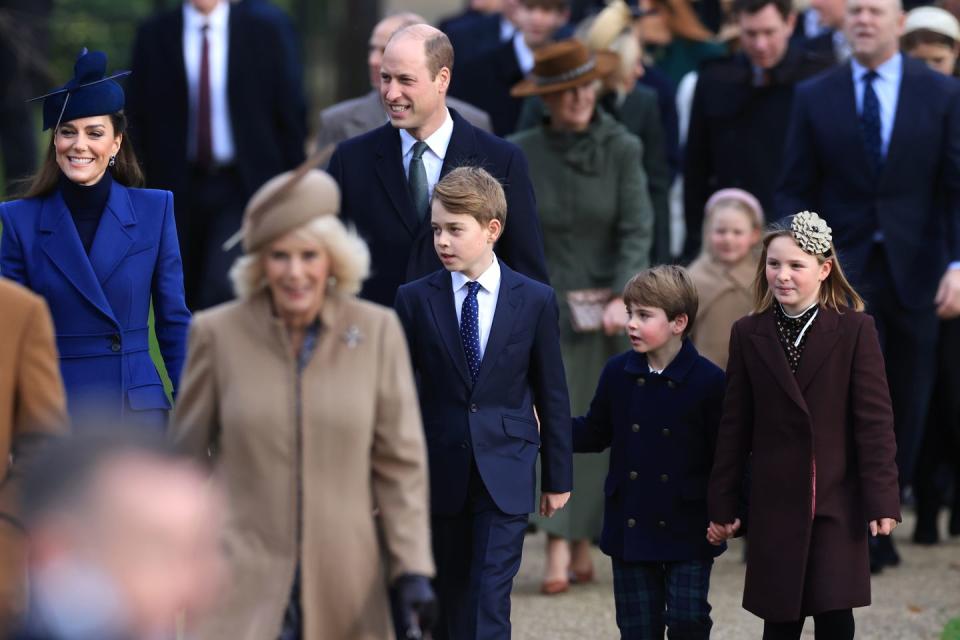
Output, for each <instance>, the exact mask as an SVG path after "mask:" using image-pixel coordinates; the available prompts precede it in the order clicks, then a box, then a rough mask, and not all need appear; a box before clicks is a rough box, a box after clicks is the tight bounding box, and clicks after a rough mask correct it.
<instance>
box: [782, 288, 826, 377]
mask: <svg viewBox="0 0 960 640" xmlns="http://www.w3.org/2000/svg"><path fill="white" fill-rule="evenodd" d="M819 310H820V305H819V304H814V305H813V306H812V307H810V308H809V309H807V310H806V311H804V312H803V313H801V314H800V315H799V316H788V315H787V313H786V311H784V310H783V307H781V306H780V304H779V303H774V305H773V311H774V316H775V318H776V320H777V335H778V336H779V337H780V345H781V346H782V347H783V351H784V353H785V354H786V356H787V363H788V364H789V365H790V371H792V372H793V373H794V374H796V373H797V369H798V368H800V354H802V353H803V347H804V346H805V345H806V343H807V335H809V333H810V327H811V326H813V322H814V319H815V318H816V316H817V312H818V311H819Z"/></svg>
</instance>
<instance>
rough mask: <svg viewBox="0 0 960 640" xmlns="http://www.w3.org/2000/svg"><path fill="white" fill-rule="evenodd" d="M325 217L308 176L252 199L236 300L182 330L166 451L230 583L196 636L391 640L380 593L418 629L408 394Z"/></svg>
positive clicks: (425, 612)
mask: <svg viewBox="0 0 960 640" xmlns="http://www.w3.org/2000/svg"><path fill="white" fill-rule="evenodd" d="M339 205H340V194H339V190H338V188H337V186H336V183H335V182H334V181H333V179H332V178H330V177H329V176H328V175H327V174H325V173H322V172H319V171H315V170H307V167H306V166H305V167H303V168H301V169H299V170H297V171H296V172H291V173H287V174H282V175H280V176H277V177H276V178H274V179H273V180H271V181H270V182H268V183H267V184H265V185H264V186H263V187H262V188H261V189H260V191H258V192H257V193H256V194H255V195H254V197H253V198H252V199H251V201H250V204H249V205H248V207H247V211H246V213H245V215H244V224H243V229H242V230H241V234H242V239H243V245H244V251H245V254H246V255H245V256H243V257H241V258H240V259H238V261H237V263H236V264H235V265H234V268H233V270H232V272H231V277H232V278H233V280H234V286H235V289H236V292H237V294H238V299H237V300H236V301H234V302H231V303H227V304H224V305H221V306H219V307H215V308H214V309H211V310H209V311H206V312H204V313H201V314H198V315H197V316H195V317H194V321H193V325H192V327H191V330H190V339H189V350H188V357H187V364H186V369H185V372H184V376H183V384H182V389H181V391H180V395H179V398H178V402H177V406H176V409H175V413H174V421H173V424H174V426H173V427H172V429H173V437H174V439H175V441H176V443H177V444H178V445H179V446H180V447H182V448H184V449H185V450H187V451H189V452H191V453H193V454H195V455H196V456H198V457H201V458H208V459H209V463H210V465H211V466H212V467H213V469H214V473H215V475H216V476H217V477H218V478H219V480H220V482H221V483H222V484H223V486H224V488H225V489H226V492H227V495H228V501H229V507H230V517H229V520H228V525H227V530H226V532H225V550H226V554H227V559H228V563H229V565H230V567H231V569H232V577H231V580H230V581H229V584H230V587H229V589H228V590H227V592H226V593H225V594H224V598H223V601H222V603H221V606H220V607H219V609H218V610H217V611H216V612H215V613H214V614H213V615H212V616H210V617H209V618H208V619H205V620H201V621H199V624H198V625H197V629H196V632H197V633H196V635H197V637H198V638H201V639H223V640H244V639H247V640H277V639H278V638H280V639H281V640H286V639H288V638H290V639H294V638H297V639H299V638H304V639H307V640H348V639H349V640H364V639H370V640H373V639H376V640H381V639H383V638H390V637H392V636H393V633H394V632H393V624H391V616H390V604H389V602H388V584H389V585H390V595H391V597H392V598H393V607H394V611H395V612H396V613H397V614H400V615H398V619H401V618H402V619H403V623H404V624H405V625H406V624H407V623H409V624H411V625H413V624H415V623H416V618H417V616H420V622H421V623H423V624H424V626H428V624H429V620H427V619H426V618H429V617H431V613H432V611H431V610H432V608H433V594H432V591H431V590H430V586H429V577H430V576H432V575H433V571H434V569H433V561H432V559H431V555H430V536H429V524H428V522H429V521H428V508H427V507H428V505H427V472H426V451H425V446H424V441H423V431H422V425H421V421H420V414H419V409H418V405H417V394H416V390H415V388H414V382H413V376H412V374H411V370H410V363H409V357H408V355H407V349H406V343H405V341H404V337H403V332H402V330H401V328H400V324H399V322H398V320H397V319H396V316H395V315H394V314H393V312H392V311H391V310H388V309H385V308H383V307H380V306H376V305H373V304H370V303H366V302H362V301H359V300H357V299H356V298H355V297H354V294H355V293H356V292H357V291H358V290H359V289H360V283H361V281H362V279H363V278H364V277H365V276H366V272H367V268H368V264H369V253H368V251H367V249H366V246H365V245H364V243H363V242H362V241H361V240H360V239H359V238H357V237H356V236H355V235H353V234H352V233H349V232H348V231H347V230H346V229H345V228H344V227H343V225H342V223H341V222H340V221H339V219H338V218H337V217H336V213H337V210H338V208H339ZM375 507H376V508H377V511H378V513H379V515H378V516H377V515H375ZM381 547H382V551H381ZM385 573H387V574H388V575H385ZM402 631H403V632H406V628H403V629H402Z"/></svg>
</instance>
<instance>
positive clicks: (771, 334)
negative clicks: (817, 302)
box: [750, 309, 807, 411]
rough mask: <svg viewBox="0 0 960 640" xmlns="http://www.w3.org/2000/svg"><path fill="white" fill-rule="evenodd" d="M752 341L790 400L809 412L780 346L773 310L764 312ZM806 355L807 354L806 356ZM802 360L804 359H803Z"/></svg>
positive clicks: (751, 336)
mask: <svg viewBox="0 0 960 640" xmlns="http://www.w3.org/2000/svg"><path fill="white" fill-rule="evenodd" d="M750 339H751V341H752V342H753V343H754V346H756V348H757V353H758V354H759V356H760V359H761V360H763V363H764V364H765V365H766V366H767V368H768V369H769V370H770V373H771V374H773V378H774V379H775V380H776V381H777V384H779V385H780V387H781V388H782V389H783V390H784V391H785V392H786V394H787V395H788V396H790V399H791V400H793V401H794V402H795V403H796V404H797V406H798V407H800V408H801V409H803V410H804V411H806V410H807V402H806V400H804V399H803V394H802V393H800V386H799V385H798V384H797V378H796V376H794V375H793V372H792V371H790V365H789V363H788V362H787V356H786V354H785V353H784V352H783V346H782V345H781V344H780V338H779V337H778V336H777V324H776V320H775V319H774V317H773V310H772V309H768V310H767V311H764V312H763V313H762V314H761V315H760V317H759V322H758V325H757V332H756V333H754V334H751V335H750ZM804 355H806V354H804ZM801 359H802V358H801Z"/></svg>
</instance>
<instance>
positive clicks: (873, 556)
mask: <svg viewBox="0 0 960 640" xmlns="http://www.w3.org/2000/svg"><path fill="white" fill-rule="evenodd" d="M880 573H883V563H882V562H880V561H879V560H878V559H877V553H876V551H875V550H874V546H873V545H870V575H873V576H875V575H877V574H880Z"/></svg>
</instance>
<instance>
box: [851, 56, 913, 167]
mask: <svg viewBox="0 0 960 640" xmlns="http://www.w3.org/2000/svg"><path fill="white" fill-rule="evenodd" d="M850 68H851V70H852V72H853V94H854V96H855V97H856V100H857V115H860V114H862V113H863V91H864V87H865V85H866V83H865V82H864V80H863V76H865V75H866V74H867V72H868V71H869V69H867V68H866V67H864V66H863V65H862V64H860V63H859V62H857V61H856V59H854V58H851V59H850ZM876 72H877V77H876V78H874V80H873V91H874V93H876V94H877V102H879V103H880V151H881V153H883V157H884V158H886V157H887V149H889V148H890V135H891V134H892V133H893V123H894V120H895V119H896V117H897V101H898V99H899V97H900V80H901V79H902V78H903V56H902V55H901V54H900V53H896V54H894V56H893V57H892V58H890V59H889V60H887V61H886V62H884V63H883V64H881V65H880V66H879V67H877V68H876Z"/></svg>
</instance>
